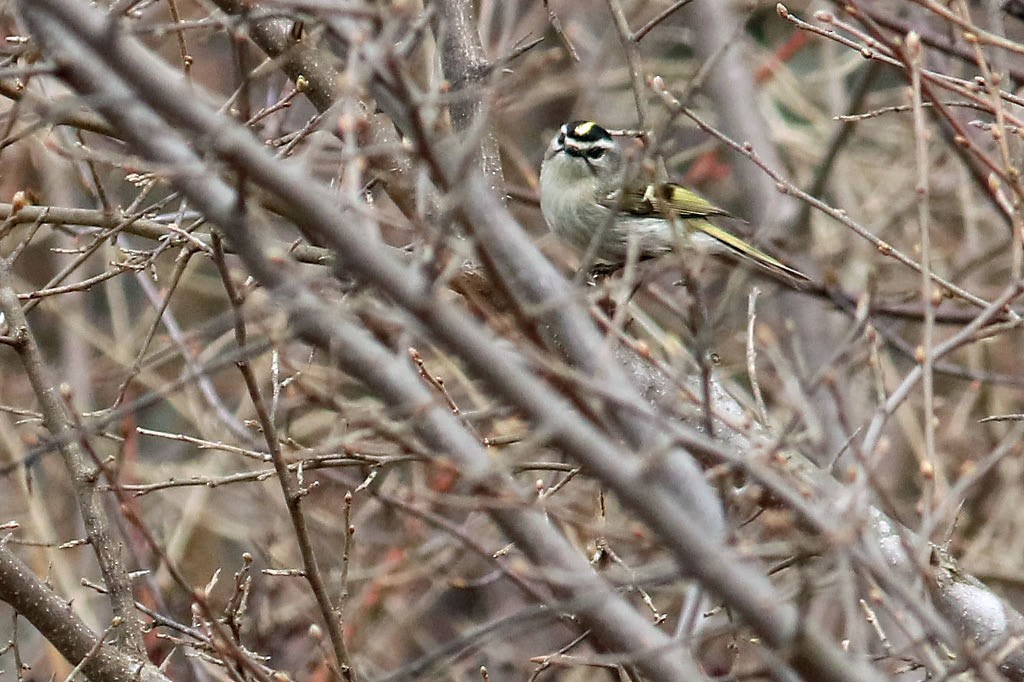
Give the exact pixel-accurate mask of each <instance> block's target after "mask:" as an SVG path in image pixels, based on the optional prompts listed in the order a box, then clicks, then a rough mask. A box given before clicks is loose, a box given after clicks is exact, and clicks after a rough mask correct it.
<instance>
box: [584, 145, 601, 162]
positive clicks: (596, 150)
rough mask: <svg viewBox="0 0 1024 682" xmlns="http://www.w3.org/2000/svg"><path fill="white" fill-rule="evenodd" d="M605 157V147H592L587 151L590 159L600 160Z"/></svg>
mask: <svg viewBox="0 0 1024 682" xmlns="http://www.w3.org/2000/svg"><path fill="white" fill-rule="evenodd" d="M602 156H604V147H591V148H590V149H588V150H587V158H588V159H600V158H601V157H602Z"/></svg>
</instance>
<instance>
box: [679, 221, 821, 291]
mask: <svg viewBox="0 0 1024 682" xmlns="http://www.w3.org/2000/svg"><path fill="white" fill-rule="evenodd" d="M687 225H688V226H689V227H691V228H693V229H695V230H699V231H700V232H703V233H704V234H706V235H708V236H709V237H712V238H713V239H714V240H715V241H717V242H719V243H720V244H722V245H724V246H726V247H728V249H729V250H730V251H731V252H732V253H734V254H735V255H736V256H738V257H739V258H740V259H741V260H743V261H747V262H751V263H754V264H755V265H758V266H760V267H762V268H764V269H765V270H769V271H771V272H774V273H776V274H779V275H782V276H784V277H788V278H790V279H794V280H796V281H798V282H810V281H811V278H810V277H808V276H807V275H805V274H804V273H802V272H800V271H799V270H797V269H796V268H792V267H790V266H788V265H786V264H785V263H783V262H782V261H780V260H779V259H778V258H773V257H772V256H769V255H768V254H767V253H765V252H764V251H761V250H760V249H758V248H757V247H754V246H751V245H750V244H748V243H747V242H745V241H743V240H742V239H740V238H739V237H737V236H736V235H734V234H731V233H729V232H726V231H725V230H723V229H722V228H720V227H716V226H715V225H713V224H712V223H711V222H709V221H707V220H688V221H687Z"/></svg>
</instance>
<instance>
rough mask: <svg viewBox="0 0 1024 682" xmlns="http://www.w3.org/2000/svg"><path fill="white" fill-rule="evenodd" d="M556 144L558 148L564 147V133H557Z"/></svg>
mask: <svg viewBox="0 0 1024 682" xmlns="http://www.w3.org/2000/svg"><path fill="white" fill-rule="evenodd" d="M557 144H558V146H559V147H564V146H565V133H558V143H557Z"/></svg>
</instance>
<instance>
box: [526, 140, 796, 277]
mask: <svg viewBox="0 0 1024 682" xmlns="http://www.w3.org/2000/svg"><path fill="white" fill-rule="evenodd" d="M625 166H626V164H625V163H623V156H622V148H621V147H620V146H619V144H618V143H617V142H616V141H615V140H614V139H612V136H611V135H610V134H609V133H608V131H607V130H605V129H604V128H602V127H601V126H599V125H598V124H596V123H594V122H593V121H572V122H569V123H566V124H565V125H563V126H562V127H561V129H560V130H559V131H558V134H557V135H555V137H554V139H553V140H551V144H550V146H548V150H547V152H546V153H545V154H544V163H543V164H542V165H541V169H540V208H541V212H542V213H543V214H544V220H545V222H547V224H548V227H549V228H550V229H551V231H552V232H554V233H555V234H557V235H558V236H559V237H561V238H562V239H564V240H565V241H567V242H569V243H570V244H572V245H573V246H575V247H576V248H578V249H582V250H584V251H585V250H586V249H587V248H588V247H589V246H590V244H591V241H592V240H593V239H594V238H595V235H596V234H598V233H599V232H602V231H603V234H602V237H601V242H600V244H598V246H597V251H596V258H597V260H598V261H599V262H601V263H603V264H607V265H618V264H621V263H624V262H625V260H626V252H627V250H628V248H629V240H630V238H634V239H636V240H637V242H638V246H639V250H640V258H650V257H652V256H657V255H661V254H664V253H667V252H669V251H673V250H675V247H676V245H677V244H679V243H680V237H682V242H683V243H685V242H686V241H687V240H688V241H690V242H691V243H692V244H693V245H694V246H695V247H697V248H704V249H707V250H708V251H710V252H712V253H727V254H731V255H733V256H735V257H737V258H738V259H739V260H741V261H743V262H748V263H753V264H755V265H757V266H759V267H761V268H764V269H766V270H768V271H770V272H773V273H776V274H779V275H782V276H783V277H784V278H787V279H790V280H797V281H799V282H806V281H809V279H810V278H809V277H807V275H805V274H803V273H802V272H800V271H799V270H796V269H794V268H791V267H790V266H788V265H786V264H785V263H783V262H781V261H779V260H778V259H776V258H773V257H772V256H769V255H768V254H766V253H764V252H763V251H761V250H759V249H757V248H755V247H753V246H751V245H750V244H748V243H747V242H745V241H743V240H742V239H740V238H739V237H737V236H735V235H733V234H730V233H729V232H726V231H725V230H723V229H722V228H720V227H717V226H715V225H713V224H712V223H711V222H710V221H709V220H708V218H709V217H712V216H724V217H730V216H729V214H728V213H727V212H726V211H724V210H722V209H720V208H718V207H717V206H715V205H714V204H712V203H711V202H709V201H708V200H706V199H704V198H703V197H701V196H700V195H698V194H696V193H695V192H691V191H690V190H688V189H686V188H685V187H683V186H681V185H677V184H675V183H671V182H665V183H647V182H639V184H637V185H635V186H632V185H631V186H628V187H627V186H623V184H624V182H625V181H626V178H625V177H624V174H625V171H626V168H625ZM673 218H675V220H673ZM676 226H678V228H677V227H676ZM680 229H681V230H684V231H685V233H684V234H683V235H678V234H677V232H678V231H679V230H680Z"/></svg>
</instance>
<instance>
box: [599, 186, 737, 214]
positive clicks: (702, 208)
mask: <svg viewBox="0 0 1024 682" xmlns="http://www.w3.org/2000/svg"><path fill="white" fill-rule="evenodd" d="M600 203H601V205H602V206H605V207H606V208H611V209H618V210H621V211H623V212H625V213H629V214H630V215H637V216H663V217H668V216H669V215H677V216H679V217H680V218H704V217H707V216H728V215H729V212H728V211H726V210H724V209H721V208H719V207H717V206H715V205H714V204H712V203H711V202H710V201H708V200H707V199H705V198H704V197H702V196H701V195H699V194H697V193H696V192H693V191H690V190H688V189H686V188H685V187H683V186H682V185H677V184H675V183H672V182H665V183H661V184H648V185H639V186H637V187H627V188H625V189H622V190H621V191H620V190H616V191H615V192H612V193H611V194H609V195H607V196H606V197H603V198H601V199H600Z"/></svg>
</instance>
